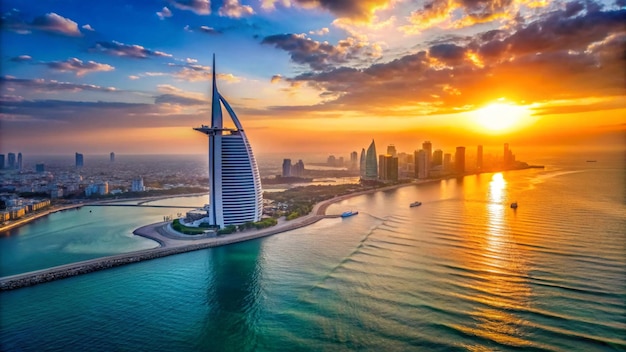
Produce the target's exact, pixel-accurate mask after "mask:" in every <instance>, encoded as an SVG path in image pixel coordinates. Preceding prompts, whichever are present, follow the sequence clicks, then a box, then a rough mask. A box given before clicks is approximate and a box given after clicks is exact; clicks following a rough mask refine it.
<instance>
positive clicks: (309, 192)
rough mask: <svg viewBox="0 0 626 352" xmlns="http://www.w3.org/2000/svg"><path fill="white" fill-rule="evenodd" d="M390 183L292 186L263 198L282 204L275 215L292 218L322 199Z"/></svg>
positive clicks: (307, 211)
mask: <svg viewBox="0 0 626 352" xmlns="http://www.w3.org/2000/svg"><path fill="white" fill-rule="evenodd" d="M401 182H402V181H401ZM390 185H392V184H390V183H382V182H370V183H368V184H357V183H350V184H343V185H325V186H322V185H315V186H304V187H294V188H290V189H287V190H285V191H283V192H265V193H264V194H263V198H266V199H271V200H273V201H274V203H275V204H276V205H279V204H280V205H281V206H282V207H278V208H279V209H278V210H277V211H276V213H275V214H274V216H275V217H280V216H286V217H287V220H293V219H295V218H298V217H300V216H303V215H306V214H308V213H310V212H311V210H313V206H314V205H315V204H316V203H318V202H321V201H323V200H327V199H331V198H333V197H337V196H342V195H346V194H350V193H356V192H361V191H367V190H370V189H374V188H381V187H385V186H390Z"/></svg>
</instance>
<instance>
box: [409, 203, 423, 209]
mask: <svg viewBox="0 0 626 352" xmlns="http://www.w3.org/2000/svg"><path fill="white" fill-rule="evenodd" d="M420 205H422V202H413V203H411V204H410V205H409V206H410V207H411V208H413V207H419V206H420Z"/></svg>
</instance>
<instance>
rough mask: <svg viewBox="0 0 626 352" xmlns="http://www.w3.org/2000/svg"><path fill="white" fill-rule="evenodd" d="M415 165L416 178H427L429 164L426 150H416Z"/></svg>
mask: <svg viewBox="0 0 626 352" xmlns="http://www.w3.org/2000/svg"><path fill="white" fill-rule="evenodd" d="M415 167H416V168H417V178H428V176H430V175H429V174H430V173H429V171H430V164H429V163H428V152H427V151H426V150H424V149H420V150H419V151H418V152H417V158H416V160H415Z"/></svg>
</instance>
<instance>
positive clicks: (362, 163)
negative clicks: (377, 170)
mask: <svg viewBox="0 0 626 352" xmlns="http://www.w3.org/2000/svg"><path fill="white" fill-rule="evenodd" d="M365 160H366V158H365V148H362V149H361V160H360V161H359V171H360V174H361V178H362V179H364V178H365Z"/></svg>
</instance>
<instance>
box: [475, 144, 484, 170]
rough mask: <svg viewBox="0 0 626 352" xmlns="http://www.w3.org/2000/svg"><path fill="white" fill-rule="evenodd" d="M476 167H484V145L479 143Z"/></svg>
mask: <svg viewBox="0 0 626 352" xmlns="http://www.w3.org/2000/svg"><path fill="white" fill-rule="evenodd" d="M476 168H477V169H478V170H481V169H482V168H483V146H482V145H479V146H478V148H477V149H476Z"/></svg>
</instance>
